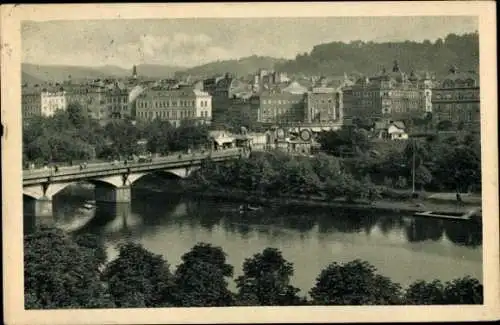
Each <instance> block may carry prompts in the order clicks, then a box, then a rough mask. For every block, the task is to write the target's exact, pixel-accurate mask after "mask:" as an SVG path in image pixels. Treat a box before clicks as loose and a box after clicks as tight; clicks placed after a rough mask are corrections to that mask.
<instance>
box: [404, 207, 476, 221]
mask: <svg viewBox="0 0 500 325" xmlns="http://www.w3.org/2000/svg"><path fill="white" fill-rule="evenodd" d="M413 216H415V217H429V218H436V219H451V220H473V219H476V218H481V209H471V210H469V211H467V212H465V213H463V212H441V213H440V212H433V211H425V212H416V213H415V214H413Z"/></svg>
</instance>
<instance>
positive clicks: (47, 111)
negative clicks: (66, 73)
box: [41, 85, 68, 116]
mask: <svg viewBox="0 0 500 325" xmlns="http://www.w3.org/2000/svg"><path fill="white" fill-rule="evenodd" d="M41 105H42V109H41V115H42V116H53V115H54V114H55V113H56V112H57V111H59V110H66V107H67V105H68V103H67V100H66V91H64V88H63V87H61V86H59V85H56V86H55V87H51V86H49V87H47V88H43V89H42V92H41Z"/></svg>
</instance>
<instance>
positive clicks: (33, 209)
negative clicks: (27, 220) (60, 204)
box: [23, 197, 53, 217]
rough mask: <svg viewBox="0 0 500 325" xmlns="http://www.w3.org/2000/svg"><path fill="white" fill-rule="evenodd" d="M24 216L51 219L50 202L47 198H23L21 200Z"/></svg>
mask: <svg viewBox="0 0 500 325" xmlns="http://www.w3.org/2000/svg"><path fill="white" fill-rule="evenodd" d="M23 206H24V207H23V208H24V214H25V215H29V216H34V217H52V216H53V209H52V200H51V199H49V198H46V197H44V198H40V199H33V198H25V199H24V200H23Z"/></svg>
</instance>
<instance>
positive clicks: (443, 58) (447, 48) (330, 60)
mask: <svg viewBox="0 0 500 325" xmlns="http://www.w3.org/2000/svg"><path fill="white" fill-rule="evenodd" d="M394 60H398V62H399V66H400V68H401V69H402V70H403V71H407V72H409V71H411V70H412V69H413V70H415V71H432V72H434V73H435V74H436V75H437V76H438V77H439V76H443V75H445V74H447V72H448V70H449V67H450V65H452V64H453V65H456V66H457V67H458V68H459V70H461V71H468V70H476V71H478V67H479V34H478V33H477V32H476V33H470V34H464V35H456V34H450V35H448V36H446V37H445V38H444V39H441V38H440V39H438V40H436V41H435V42H430V41H428V40H425V41H423V42H421V43H418V42H410V41H406V42H387V43H374V42H362V41H354V42H351V43H343V42H332V43H327V44H321V45H317V46H315V47H314V48H313V49H312V51H311V53H303V54H299V55H297V56H296V58H295V60H287V61H286V62H284V63H277V64H276V67H275V68H276V70H278V71H283V72H288V73H291V74H300V73H303V74H305V75H342V74H344V73H359V74H366V75H371V74H374V73H377V72H379V71H380V70H381V69H382V67H383V66H384V67H385V68H386V69H387V70H390V69H391V68H392V65H393V61H394Z"/></svg>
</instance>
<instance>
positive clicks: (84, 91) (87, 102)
mask: <svg viewBox="0 0 500 325" xmlns="http://www.w3.org/2000/svg"><path fill="white" fill-rule="evenodd" d="M64 89H66V91H67V93H66V95H67V98H68V104H71V103H78V104H79V105H80V107H81V108H82V109H83V110H84V111H85V112H87V114H88V116H89V117H91V118H94V119H98V120H101V119H105V118H106V117H107V107H106V98H105V88H104V86H101V85H99V84H96V83H85V84H67V85H65V86H64Z"/></svg>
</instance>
